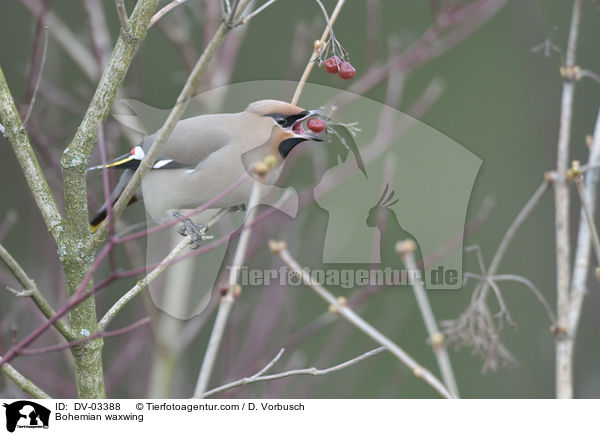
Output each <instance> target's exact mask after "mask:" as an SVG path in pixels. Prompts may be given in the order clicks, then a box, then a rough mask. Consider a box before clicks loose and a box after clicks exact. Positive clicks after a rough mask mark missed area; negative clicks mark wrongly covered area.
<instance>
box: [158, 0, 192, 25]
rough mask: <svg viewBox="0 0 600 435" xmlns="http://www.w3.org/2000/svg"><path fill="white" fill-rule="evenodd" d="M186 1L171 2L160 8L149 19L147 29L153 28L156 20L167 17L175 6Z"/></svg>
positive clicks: (175, 0) (176, 0) (174, 0)
mask: <svg viewBox="0 0 600 435" xmlns="http://www.w3.org/2000/svg"><path fill="white" fill-rule="evenodd" d="M186 1H187V0H173V1H172V2H171V3H169V4H167V5H166V6H164V7H163V8H161V9H160V10H159V11H158V12H157V13H155V14H154V15H153V16H152V18H151V19H150V24H149V25H148V28H150V27H152V26H154V25H155V24H156V22H157V21H158V20H160V19H161V18H162V17H164V16H165V15H167V14H168V13H169V12H170V11H171V10H172V9H175V8H176V7H177V6H179V5H182V4H184V3H185V2H186Z"/></svg>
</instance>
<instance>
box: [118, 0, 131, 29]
mask: <svg viewBox="0 0 600 435" xmlns="http://www.w3.org/2000/svg"><path fill="white" fill-rule="evenodd" d="M115 6H116V8H117V15H118V16H119V21H120V22H121V31H123V32H124V33H125V35H127V36H131V24H130V23H129V18H127V9H125V3H124V2H123V0H115Z"/></svg>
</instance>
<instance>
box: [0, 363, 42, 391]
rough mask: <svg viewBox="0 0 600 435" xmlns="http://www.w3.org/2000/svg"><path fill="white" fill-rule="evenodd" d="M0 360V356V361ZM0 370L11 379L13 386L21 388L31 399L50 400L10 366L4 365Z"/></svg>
mask: <svg viewBox="0 0 600 435" xmlns="http://www.w3.org/2000/svg"><path fill="white" fill-rule="evenodd" d="M1 359H2V356H1V355H0V360H1ZM1 369H2V371H3V372H4V374H5V375H6V376H7V377H8V378H9V379H11V380H12V381H13V382H14V383H15V384H17V385H18V386H19V387H20V388H21V390H23V391H24V392H26V393H27V394H29V395H30V396H31V397H35V398H36V399H51V398H52V397H50V396H49V395H48V394H47V393H46V392H45V391H44V390H42V389H41V388H40V387H38V386H37V385H36V384H35V383H34V382H33V381H31V380H30V379H27V378H26V377H25V376H23V375H22V374H21V373H20V372H19V371H18V370H16V369H15V368H14V367H13V366H11V365H10V364H4V365H3V366H2V367H1Z"/></svg>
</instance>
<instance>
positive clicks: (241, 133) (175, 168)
mask: <svg viewBox="0 0 600 435" xmlns="http://www.w3.org/2000/svg"><path fill="white" fill-rule="evenodd" d="M319 113H320V112H319V111H306V110H304V109H302V108H301V107H298V106H295V105H293V104H289V103H285V102H283V101H277V100H261V101H256V102H254V103H252V104H250V105H249V106H248V107H247V108H246V110H244V111H243V112H240V113H228V114H211V115H201V116H196V117H193V118H188V119H184V120H182V121H179V122H178V123H177V125H176V126H175V129H174V130H173V133H172V134H171V135H170V137H169V139H168V140H167V143H166V144H165V146H164V148H163V151H162V153H161V155H160V156H159V157H158V158H157V160H156V162H155V164H154V167H153V169H152V170H151V171H149V172H148V174H147V175H146V176H145V177H144V179H143V181H142V185H141V188H140V190H139V191H138V194H137V196H142V197H143V200H144V204H145V207H146V210H147V212H148V214H149V215H150V216H151V217H152V219H154V220H155V221H157V222H162V221H165V220H168V219H170V218H171V217H172V216H173V214H174V213H176V212H177V211H178V210H181V209H193V208H196V207H199V206H201V205H202V204H204V203H206V202H207V201H209V200H211V199H212V198H214V197H216V196H217V195H219V194H220V193H221V192H223V191H224V190H225V189H227V188H228V187H229V186H231V185H232V184H234V183H235V182H236V181H237V180H239V179H240V177H242V175H244V173H245V172H248V171H249V168H250V167H251V166H252V165H253V164H254V163H255V162H257V161H260V160H263V159H264V158H265V157H267V156H269V155H272V156H274V158H275V165H274V167H273V169H272V170H270V171H269V172H268V174H267V176H266V177H265V180H264V182H265V183H266V184H272V183H274V182H275V181H276V180H277V178H278V177H279V174H280V172H281V168H282V166H283V162H284V160H285V158H286V156H287V155H288V153H289V152H290V151H291V150H292V149H293V148H294V147H295V146H296V145H297V144H299V143H301V142H303V141H306V140H321V139H320V137H319V135H318V134H316V133H314V132H312V131H310V130H308V131H306V130H304V128H303V127H302V124H303V123H304V121H306V120H307V119H308V118H310V117H313V116H315V115H318V114H319ZM155 138H156V134H153V135H151V136H148V137H147V138H145V139H144V140H143V141H142V143H141V144H140V145H139V146H138V147H135V148H134V149H133V150H132V152H131V154H128V155H126V156H122V157H120V158H118V159H116V160H115V161H113V162H111V163H109V164H107V165H105V166H106V167H121V168H123V169H125V172H124V173H123V176H122V177H121V180H120V181H119V183H118V185H117V186H116V188H115V190H114V191H113V194H112V197H111V199H112V201H116V200H117V198H118V196H119V195H120V193H121V191H122V190H123V188H124V187H125V185H126V184H127V182H128V181H129V179H130V178H131V176H132V175H133V170H134V169H135V168H136V167H137V166H138V165H139V162H140V161H141V159H142V158H143V156H144V155H145V152H147V151H148V149H149V148H150V146H151V145H152V143H153V142H154V140H155ZM96 168H98V167H96ZM251 188H252V179H251V178H249V179H248V180H246V181H244V182H243V183H242V184H241V185H240V186H239V187H237V188H236V189H235V190H234V191H232V192H230V193H229V194H228V195H226V196H225V197H223V198H222V199H220V200H219V201H218V202H216V203H215V204H213V205H212V206H211V208H225V207H232V206H236V205H241V204H245V203H246V202H247V201H248V198H249V196H250V191H251ZM140 194H141V195H140ZM105 216H106V212H105V208H104V207H103V209H102V210H100V212H99V213H98V215H97V216H96V217H95V218H94V219H92V220H91V222H90V227H91V228H92V231H93V230H95V228H97V227H98V226H99V225H100V224H101V223H102V221H103V220H104V218H105Z"/></svg>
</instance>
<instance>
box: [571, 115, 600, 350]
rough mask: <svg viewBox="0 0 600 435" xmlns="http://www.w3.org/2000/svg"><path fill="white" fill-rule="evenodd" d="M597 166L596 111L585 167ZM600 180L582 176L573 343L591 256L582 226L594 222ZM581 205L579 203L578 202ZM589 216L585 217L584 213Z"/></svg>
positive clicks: (599, 131)
mask: <svg viewBox="0 0 600 435" xmlns="http://www.w3.org/2000/svg"><path fill="white" fill-rule="evenodd" d="M599 163H600V109H599V110H598V116H597V118H596V125H595V127H594V134H593V138H592V142H591V144H590V155H589V159H588V165H587V166H589V167H590V168H591V167H594V166H595V167H598V166H599ZM599 179H600V173H598V171H591V172H589V173H587V174H586V176H585V188H584V190H585V192H584V193H585V196H584V198H585V203H587V205H588V210H587V211H585V210H583V208H582V210H581V212H580V217H579V234H578V236H577V251H576V252H575V261H574V263H573V264H574V266H573V280H572V281H571V296H570V299H569V317H568V321H569V323H568V325H569V327H568V331H569V333H570V334H571V336H572V337H573V338H572V339H573V341H575V337H576V334H577V326H578V324H579V318H580V316H581V309H582V306H583V299H584V297H585V293H586V290H587V285H586V283H587V279H588V274H589V267H590V253H591V249H590V248H591V246H590V243H591V241H592V240H591V233H590V230H591V228H592V227H590V226H589V225H587V224H586V222H588V219H589V218H591V222H592V224H593V222H594V213H595V209H596V201H597V199H596V197H597V192H598V181H599ZM582 205H583V203H582ZM588 213H589V217H588V216H587V214H588Z"/></svg>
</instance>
